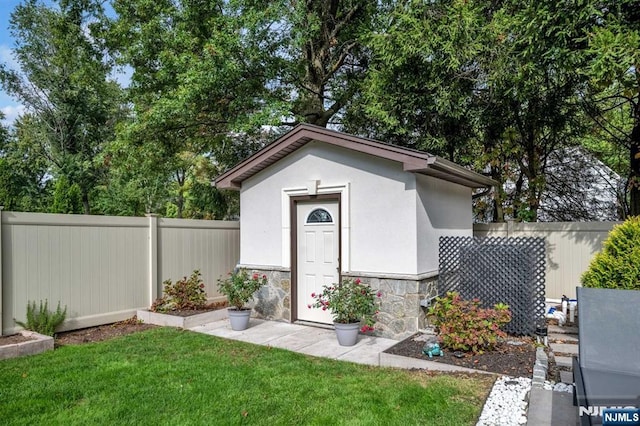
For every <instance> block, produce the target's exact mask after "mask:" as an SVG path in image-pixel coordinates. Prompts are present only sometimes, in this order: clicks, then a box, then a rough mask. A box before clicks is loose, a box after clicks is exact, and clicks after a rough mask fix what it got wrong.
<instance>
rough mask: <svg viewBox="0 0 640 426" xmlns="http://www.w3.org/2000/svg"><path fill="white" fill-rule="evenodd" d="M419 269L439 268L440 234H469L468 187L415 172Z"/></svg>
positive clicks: (469, 200) (469, 205) (469, 206)
mask: <svg viewBox="0 0 640 426" xmlns="http://www.w3.org/2000/svg"><path fill="white" fill-rule="evenodd" d="M416 181H417V198H418V200H417V209H416V216H417V219H416V220H417V229H418V233H417V234H418V242H417V247H418V250H417V256H418V258H417V261H418V272H419V273H426V272H432V271H437V270H438V242H439V239H440V237H441V236H472V235H473V217H472V206H471V189H470V188H467V187H464V186H462V185H457V184H455V183H451V182H447V181H444V180H441V179H436V178H433V177H431V176H424V175H416Z"/></svg>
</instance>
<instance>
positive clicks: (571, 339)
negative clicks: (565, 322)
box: [549, 333, 578, 344]
mask: <svg viewBox="0 0 640 426" xmlns="http://www.w3.org/2000/svg"><path fill="white" fill-rule="evenodd" d="M549 341H551V342H554V343H555V342H556V341H558V343H560V342H562V343H567V344H577V343H578V335H577V334H567V333H564V334H563V333H551V334H549Z"/></svg>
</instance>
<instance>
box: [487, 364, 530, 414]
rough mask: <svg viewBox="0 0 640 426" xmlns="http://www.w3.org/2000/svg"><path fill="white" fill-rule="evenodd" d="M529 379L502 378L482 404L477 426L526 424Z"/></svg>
mask: <svg viewBox="0 0 640 426" xmlns="http://www.w3.org/2000/svg"><path fill="white" fill-rule="evenodd" d="M530 390H531V379H528V378H526V377H509V376H502V377H500V378H499V379H498V380H496V382H495V383H494V385H493V389H491V393H490V394H489V397H488V398H487V401H486V402H485V403H484V408H483V409H482V414H480V419H479V420H478V426H498V425H500V426H507V425H522V424H525V423H527V400H528V399H527V395H529V391H530Z"/></svg>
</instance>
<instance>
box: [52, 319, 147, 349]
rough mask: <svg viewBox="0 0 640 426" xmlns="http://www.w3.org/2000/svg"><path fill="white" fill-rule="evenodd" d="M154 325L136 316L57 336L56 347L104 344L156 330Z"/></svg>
mask: <svg viewBox="0 0 640 426" xmlns="http://www.w3.org/2000/svg"><path fill="white" fill-rule="evenodd" d="M155 327H157V326H156V325H153V324H143V323H141V322H140V321H138V318H136V316H135V315H134V316H133V317H132V318H129V319H128V320H124V321H120V322H116V323H113V324H107V325H100V326H97V327H89V328H83V329H81V330H73V331H65V332H62V333H57V334H56V341H55V344H56V346H64V345H79V344H82V343H91V342H102V341H104V340H109V339H112V338H114V337H119V336H124V335H127V334H131V333H136V332H138V331H143V330H148V329H150V328H155Z"/></svg>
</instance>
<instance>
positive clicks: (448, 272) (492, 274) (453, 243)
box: [438, 237, 545, 335]
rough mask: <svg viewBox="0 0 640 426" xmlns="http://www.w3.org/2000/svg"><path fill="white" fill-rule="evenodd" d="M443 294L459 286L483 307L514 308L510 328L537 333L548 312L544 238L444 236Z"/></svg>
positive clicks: (440, 281) (440, 291)
mask: <svg viewBox="0 0 640 426" xmlns="http://www.w3.org/2000/svg"><path fill="white" fill-rule="evenodd" d="M439 267H440V275H439V277H438V295H439V296H443V295H445V294H446V293H447V292H448V291H457V292H458V293H460V295H461V296H462V298H463V299H473V298H478V299H480V300H481V301H482V304H483V307H493V305H495V304H496V303H499V302H502V303H506V304H507V305H509V307H510V308H511V313H512V319H511V322H510V323H509V324H507V325H506V326H505V331H507V332H508V333H511V334H527V335H532V334H533V333H534V332H535V329H536V324H537V323H539V322H542V321H544V314H545V312H544V311H545V304H544V297H545V243H544V238H533V237H526V238H499V237H487V238H474V237H440V265H439Z"/></svg>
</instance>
